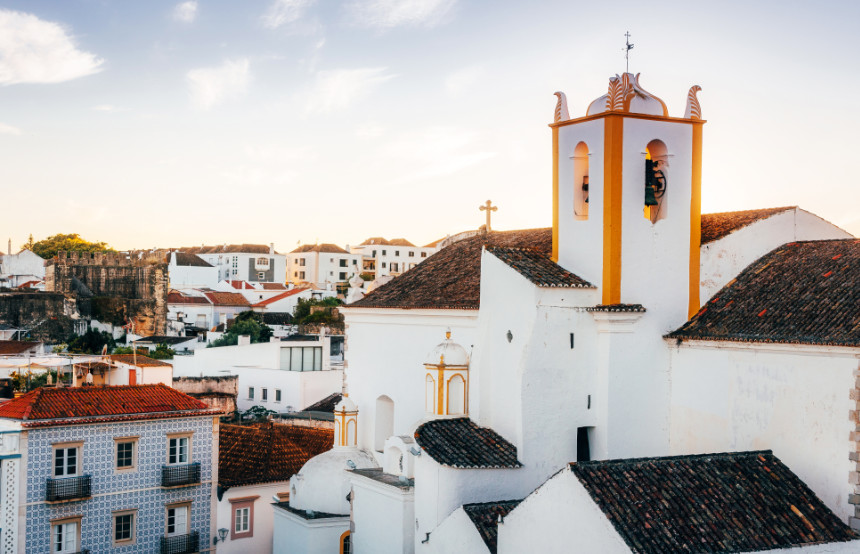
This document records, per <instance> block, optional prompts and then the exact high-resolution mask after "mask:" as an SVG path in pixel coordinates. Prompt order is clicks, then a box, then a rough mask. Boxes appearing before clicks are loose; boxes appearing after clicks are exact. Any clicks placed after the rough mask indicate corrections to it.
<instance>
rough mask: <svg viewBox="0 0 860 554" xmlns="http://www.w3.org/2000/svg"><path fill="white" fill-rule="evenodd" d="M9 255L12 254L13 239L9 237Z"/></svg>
mask: <svg viewBox="0 0 860 554" xmlns="http://www.w3.org/2000/svg"><path fill="white" fill-rule="evenodd" d="M9 255H10V256H11V255H12V239H11V238H10V239H9Z"/></svg>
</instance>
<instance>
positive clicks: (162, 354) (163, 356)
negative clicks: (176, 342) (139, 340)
mask: <svg viewBox="0 0 860 554" xmlns="http://www.w3.org/2000/svg"><path fill="white" fill-rule="evenodd" d="M112 354H129V355H131V354H134V348H132V347H131V346H117V347H116V348H114V349H113V352H112ZM175 354H176V351H175V350H172V349H171V348H170V347H169V346H167V345H166V344H164V343H161V344H159V345H158V346H156V347H155V350H152V351H150V350H149V349H147V348H141V347H138V348H137V355H138V356H147V357H149V358H152V359H153V360H172V359H173V356H174V355H175Z"/></svg>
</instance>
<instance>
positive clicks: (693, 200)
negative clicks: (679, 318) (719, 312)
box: [687, 125, 702, 317]
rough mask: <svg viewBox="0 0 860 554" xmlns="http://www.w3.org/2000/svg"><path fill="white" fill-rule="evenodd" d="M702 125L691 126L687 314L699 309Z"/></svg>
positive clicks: (692, 314) (689, 314) (690, 315)
mask: <svg viewBox="0 0 860 554" xmlns="http://www.w3.org/2000/svg"><path fill="white" fill-rule="evenodd" d="M701 243H702V126H701V125H695V126H694V127H693V171H692V182H691V188H690V305H689V308H688V309H687V315H688V316H689V317H693V316H694V315H695V314H696V312H698V311H699V308H700V307H701V306H700V302H701V301H700V299H699V281H700V276H699V270H700V267H701V263H702V262H701V260H700V259H699V256H700V253H701V248H702V244H701Z"/></svg>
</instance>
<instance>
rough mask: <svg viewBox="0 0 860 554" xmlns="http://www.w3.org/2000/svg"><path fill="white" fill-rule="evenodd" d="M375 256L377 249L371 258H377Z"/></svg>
mask: <svg viewBox="0 0 860 554" xmlns="http://www.w3.org/2000/svg"><path fill="white" fill-rule="evenodd" d="M375 257H376V250H374V251H373V255H372V256H371V258H375Z"/></svg>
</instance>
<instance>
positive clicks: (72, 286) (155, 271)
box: [45, 252, 168, 336]
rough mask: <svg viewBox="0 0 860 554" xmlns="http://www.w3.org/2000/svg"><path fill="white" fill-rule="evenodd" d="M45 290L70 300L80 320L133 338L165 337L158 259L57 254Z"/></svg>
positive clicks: (163, 267) (163, 275)
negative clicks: (122, 329)
mask: <svg viewBox="0 0 860 554" xmlns="http://www.w3.org/2000/svg"><path fill="white" fill-rule="evenodd" d="M45 290H46V291H50V292H57V293H61V294H63V295H64V296H65V297H66V298H69V299H72V298H74V299H75V301H76V303H77V305H78V308H79V311H80V313H81V315H82V316H83V317H91V318H92V319H96V320H98V321H100V322H102V323H111V324H113V325H116V326H121V325H125V324H127V323H128V322H133V323H134V330H135V333H136V334H138V335H143V336H148V335H164V334H166V332H167V292H168V280H167V264H166V263H164V261H163V258H162V257H158V256H150V257H140V258H138V257H134V256H132V257H129V256H128V255H126V254H120V253H101V252H99V253H79V252H70V253H69V252H59V253H58V254H57V256H55V257H54V258H52V259H50V260H48V261H47V263H46V267H45Z"/></svg>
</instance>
